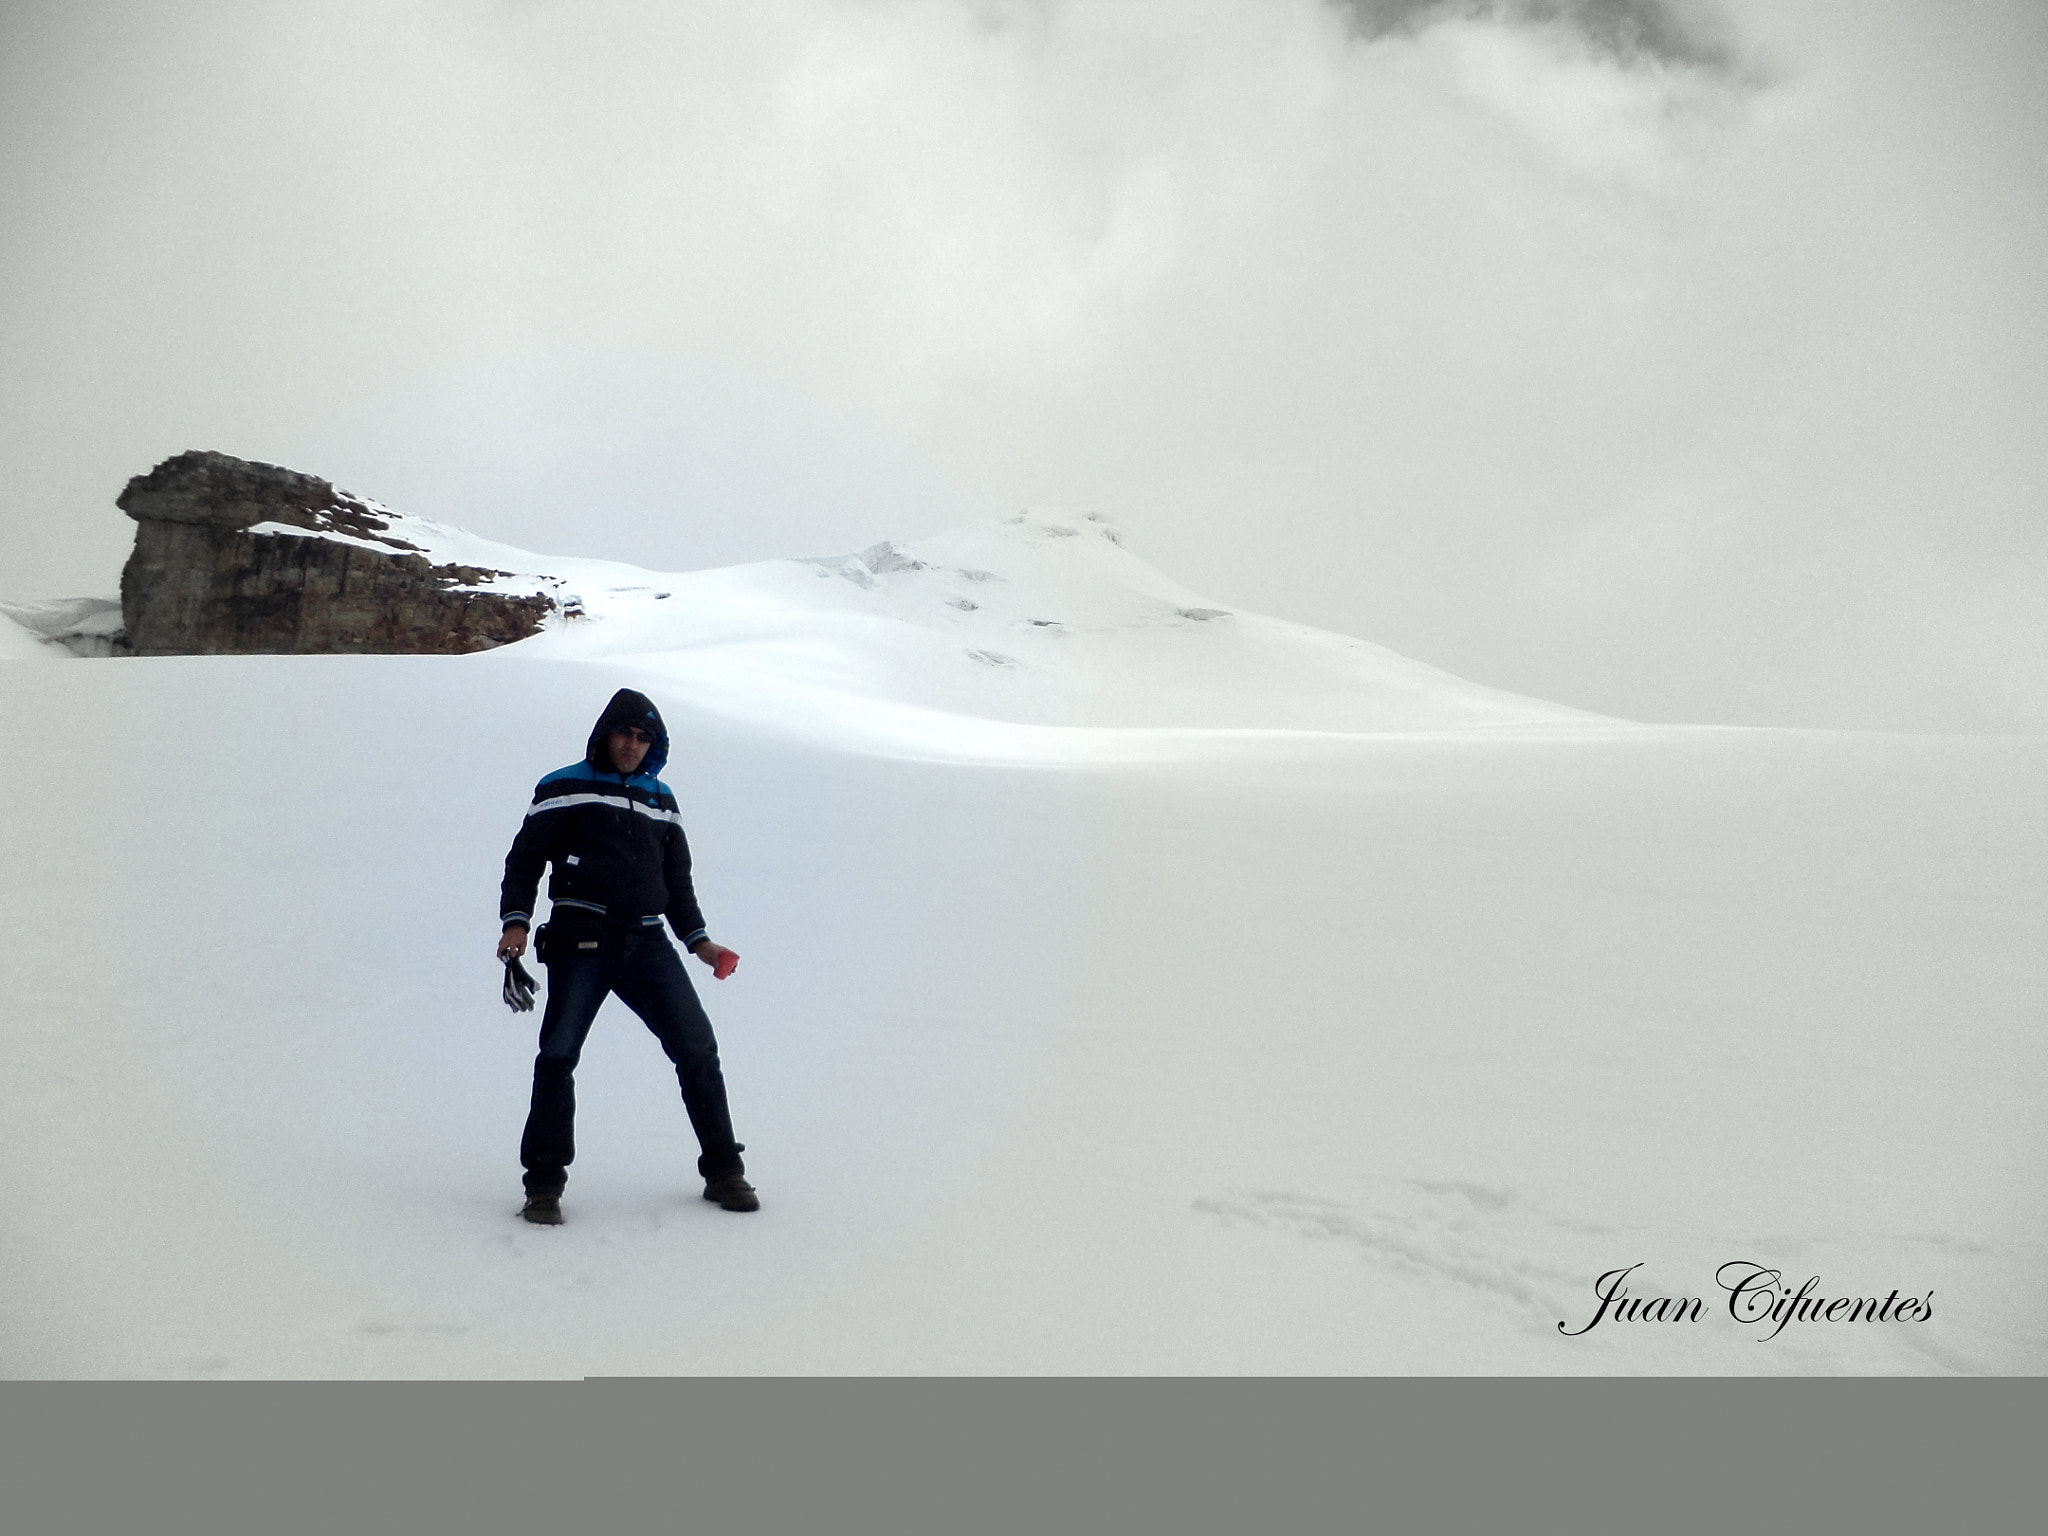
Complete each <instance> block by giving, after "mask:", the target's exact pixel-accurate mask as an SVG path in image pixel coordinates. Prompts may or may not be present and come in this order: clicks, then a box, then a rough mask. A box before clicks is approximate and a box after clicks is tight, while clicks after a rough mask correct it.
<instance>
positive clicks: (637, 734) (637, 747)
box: [606, 725, 654, 774]
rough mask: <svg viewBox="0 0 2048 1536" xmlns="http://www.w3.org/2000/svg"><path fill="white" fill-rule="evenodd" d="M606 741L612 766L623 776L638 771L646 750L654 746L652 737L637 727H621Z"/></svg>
mask: <svg viewBox="0 0 2048 1536" xmlns="http://www.w3.org/2000/svg"><path fill="white" fill-rule="evenodd" d="M606 741H607V743H608V744H609V746H610V749H611V754H612V766H613V767H614V768H616V769H618V771H619V772H620V773H624V774H631V773H633V772H634V771H635V770H636V769H638V768H639V766H640V764H641V761H642V760H643V759H644V758H645V757H646V756H647V749H648V748H649V747H651V746H653V745H654V737H653V736H652V735H651V734H650V733H648V732H646V731H643V730H642V729H640V727H639V726H637V725H626V726H621V727H620V728H619V729H618V730H616V731H613V732H612V733H611V735H610V736H609V737H607V738H606Z"/></svg>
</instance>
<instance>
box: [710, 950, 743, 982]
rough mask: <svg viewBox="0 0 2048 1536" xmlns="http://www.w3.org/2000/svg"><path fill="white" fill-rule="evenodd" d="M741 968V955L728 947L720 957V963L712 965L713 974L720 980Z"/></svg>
mask: <svg viewBox="0 0 2048 1536" xmlns="http://www.w3.org/2000/svg"><path fill="white" fill-rule="evenodd" d="M739 968H740V957H739V956H738V955H736V954H734V953H733V952H732V951H731V950H729V949H728V950H727V951H726V952H725V953H724V954H722V955H720V956H719V957H718V964H716V965H714V966H713V967H711V974H712V975H713V976H714V977H715V978H717V979H718V980H719V981H723V980H725V978H726V977H728V976H730V975H731V974H732V973H733V972H734V971H736V970H738V969H739Z"/></svg>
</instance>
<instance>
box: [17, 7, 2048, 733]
mask: <svg viewBox="0 0 2048 1536" xmlns="http://www.w3.org/2000/svg"><path fill="white" fill-rule="evenodd" d="M0 15H4V18H5V20H4V28H5V32H4V35H0V133H4V138H0V198H4V218H0V359H4V362H0V368H4V374H0V391H4V398H0V598H7V599H19V598H33V597H53V596H68V595H74V594H83V593H87V592H111V591H112V590H113V588H114V586H115V583H116V581H117V578H118V572H119V569H120V564H121V561H122V560H123V558H125V555H126V551H127V548H128V545H129V543H130V540H131V536H132V528H133V525H132V524H131V523H129V522H128V520H127V519H126V518H125V517H123V516H122V515H121V514H120V513H119V512H118V511H116V510H115V509H114V507H113V498H114V496H115V495H116V494H117V493H118V492H119V490H120V488H121V486H122V485H123V484H124V483H125V482H126V480H127V479H128V477H129V476H130V475H133V474H137V473H140V472H142V471H144V470H147V469H148V468H149V467H150V466H151V465H152V464H154V463H156V462H157V461H158V460H160V459H162V458H164V457H166V456H168V455H170V454H172V453H176V452H179V451H181V450H183V449H186V448H217V449H220V450H222V451H225V452H228V453H234V454H239V455H242V456H244V457H248V458H260V459H269V460H272V461H275V462H280V463H284V464H289V465H291V466H293V467H294V468H298V469H303V470H309V471H312V472H314V473H317V474H321V475H324V476H326V477H328V478H329V479H332V480H334V481H335V482H336V483H337V484H339V485H341V486H343V487H344V488H346V489H350V490H354V491H357V492H360V493H362V494H365V495H369V496H374V497H377V498H380V499H382V500H384V501H386V502H389V503H391V504H392V505H394V506H398V507H402V508H404V509H405V510H407V511H412V512H417V513H421V514H423V515H426V516H430V517H436V518H440V519H443V520H445V521H448V522H453V523H457V524H460V525H463V526H465V527H468V528H471V529H473V530H474V531H476V532H478V533H481V534H486V535H489V536H491V537H495V538H500V539H504V540H506V541H508V542H511V543H514V544H520V545H525V546H527V547H530V548H534V549H539V550H554V551H561V552H567V553H576V554H587V555H597V556H607V557H612V558H618V559H625V560H631V561H633V562H635V563H638V564H642V565H649V566H654V567H657V568H664V569H685V568H694V567H700V566H708V565H721V564H728V563H732V562H736V561H742V560H753V559H764V558H770V557H774V556H780V555H790V554H819V553H830V552H836V551H844V550H850V549H856V548H860V547H862V546H864V545H866V544H869V543H872V542H874V541H875V540H877V539H881V538H901V539H911V538H916V537H919V536H921V535H923V534H927V533H931V532H935V531H937V530H939V529H942V528H946V527H949V526H953V525H955V524H958V523H960V522H963V521H967V520H969V519H972V518H976V517H981V516H985V515H989V514H993V513H997V512H1001V511H1005V510H1009V509H1011V508H1014V507H1017V506H1021V505H1055V506H1062V505H1063V506H1077V507H1089V508H1096V509H1100V510H1103V511H1106V512H1108V513H1110V514H1111V515H1113V516H1115V517H1116V518H1117V519H1118V520H1119V521H1120V522H1121V523H1122V524H1123V526H1124V527H1125V529H1126V532H1127V542H1128V543H1129V544H1130V546H1131V547H1132V548H1133V549H1134V550H1135V551H1136V552H1137V553H1139V554H1141V555H1142V556H1144V557H1145V558H1147V559H1149V560H1151V561H1152V562H1153V563H1154V564H1156V565H1158V566H1160V567H1161V568H1163V569H1165V570H1166V571H1168V572H1169V573H1171V574H1172V575H1174V576H1175V577H1177V578H1179V579H1180V580H1182V581H1184V582H1186V583H1187V584H1188V585H1190V586H1193V587H1195V588H1197V589H1198V590H1202V591H1204V592H1206V593H1208V594H1210V595H1211V596H1213V597H1215V598H1217V599H1220V600H1223V601H1225V602H1229V603H1234V604H1241V605H1243V606H1246V607H1250V608H1255V609H1260V610H1263V611H1266V612H1269V613H1275V614H1279V615H1283V616H1286V617H1290V618H1296V619H1301V620H1304V621H1306V622H1310V623H1314V624H1320V625H1325V626H1328V627H1330V628H1334V629H1340V630H1344V631H1347V632H1350V633H1353V634H1358V635H1363V636H1365V637H1366V638H1368V639H1372V640H1376V641H1379V642H1381V643H1383V644H1386V645H1390V646H1393V647H1394V648H1395V649H1397V650H1401V651H1404V652H1406V653H1408V654H1410V655H1413V656H1417V657H1419V658H1421V659H1423V660H1426V661H1430V662H1433V663H1435V664H1437V665H1439V666H1443V667H1446V668H1449V669H1450V670H1453V671H1456V672H1459V673H1462V674H1464V675H1466V676H1469V677H1472V678H1475V679H1477V680H1480V681H1483V682H1487V683H1492V684H1496V685H1499V686H1504V687H1509V688H1515V689H1518V690H1521V691H1524V692H1529V693H1534V694H1538V695H1541V696H1544V697H1549V698H1553V699H1557V700H1560V701H1563V702H1566V703H1570V704H1576V705H1580V706H1583V707H1588V708H1593V709H1601V710H1609V711H1613V712H1616V713H1620V714H1624V715H1630V716H1633V717H1635V718H1641V719H1655V720H1702V721H1717V722H1727V723H1740V724H1809V725H1854V726H1868V727H1881V728H1906V729H2009V728H2014V727H2028V728H2036V729H2038V728H2043V727H2048V516H2044V513H2048V450H2044V447H2043V443H2044V441H2048V260H2044V257H2048V175H2044V174H2043V170H2042V167H2043V165H2044V164H2048V6H2044V5H2042V4H2040V3H2038V0H1917V3H1915V0H1727V3H1715V4H1708V3H1706V0H1700V3H1692V0H1172V3H1166V0H1156V3H1144V4H1134V3H1115V0H830V3H827V0H815V3H805V0H746V3H740V0H730V3H718V4H711V3H705V4H692V3H679V0H615V3H614V0H353V3H346V4H338V3H323V0H288V3H272V4H237V3H223V0H199V3H184V4H179V5H166V6H138V5H132V4H115V3H104V0H7V3H6V5H5V8H4V11H0Z"/></svg>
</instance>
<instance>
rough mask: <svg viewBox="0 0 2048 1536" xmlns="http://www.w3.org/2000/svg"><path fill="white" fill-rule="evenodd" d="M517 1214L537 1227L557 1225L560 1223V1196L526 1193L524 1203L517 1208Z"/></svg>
mask: <svg viewBox="0 0 2048 1536" xmlns="http://www.w3.org/2000/svg"><path fill="white" fill-rule="evenodd" d="M519 1214H520V1215H522V1216H524V1217H525V1218H526V1219H527V1220H528V1221H530V1222H532V1223H533V1224H534V1225H535V1226H537V1227H559V1226H560V1225H561V1224H562V1201H561V1197H560V1196H558V1195H528V1196H527V1197H526V1204H525V1205H523V1206H521V1207H520V1208H519Z"/></svg>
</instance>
